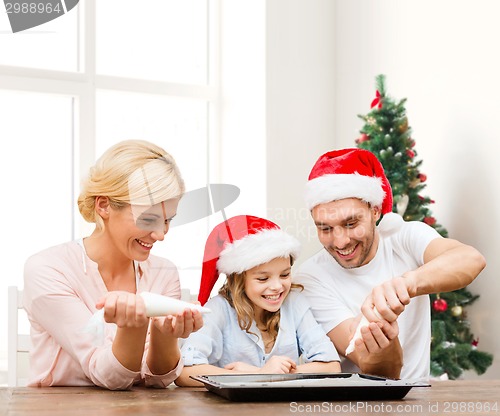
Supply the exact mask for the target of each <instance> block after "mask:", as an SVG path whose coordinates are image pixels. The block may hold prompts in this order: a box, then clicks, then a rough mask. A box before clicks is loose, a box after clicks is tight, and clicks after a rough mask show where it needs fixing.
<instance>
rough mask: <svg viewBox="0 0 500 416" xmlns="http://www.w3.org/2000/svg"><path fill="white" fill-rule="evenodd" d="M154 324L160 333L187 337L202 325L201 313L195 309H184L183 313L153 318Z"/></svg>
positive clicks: (175, 336) (174, 336)
mask: <svg viewBox="0 0 500 416" xmlns="http://www.w3.org/2000/svg"><path fill="white" fill-rule="evenodd" d="M153 324H154V326H155V327H156V328H157V329H158V330H160V332H161V333H163V334H165V335H168V336H170V337H173V338H187V337H188V336H189V335H190V334H191V333H192V332H196V331H198V329H200V328H201V327H202V326H203V318H202V316H201V313H200V312H199V311H197V310H195V309H185V310H184V312H183V313H178V314H176V315H168V316H161V317H156V318H153Z"/></svg>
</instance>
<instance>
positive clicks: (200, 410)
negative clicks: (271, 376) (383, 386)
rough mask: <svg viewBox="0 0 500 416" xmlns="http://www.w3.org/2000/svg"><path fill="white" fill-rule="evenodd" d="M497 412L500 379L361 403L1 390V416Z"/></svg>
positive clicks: (185, 393)
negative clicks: (230, 399)
mask: <svg viewBox="0 0 500 416" xmlns="http://www.w3.org/2000/svg"><path fill="white" fill-rule="evenodd" d="M349 413H352V414H359V415H372V416H374V415H404V416H411V415H419V416H422V415H434V416H437V415H447V414H449V415H450V416H451V415H497V416H500V380H474V381H464V380H461V381H435V382H433V383H432V387H423V388H413V389H412V390H410V392H409V393H408V394H407V395H406V397H405V398H404V399H402V400H395V401H366V402H363V401H358V402H341V401H338V402H291V403H290V402H277V403H274V402H273V403H269V402H264V403H257V402H253V403H238V402H231V401H228V400H226V399H224V398H221V397H219V396H217V395H215V394H213V393H210V392H208V391H206V390H205V388H176V387H173V386H172V387H169V388H168V389H165V390H156V389H146V388H134V389H132V390H130V391H108V390H103V389H100V388H93V387H48V388H30V387H22V388H0V416H4V415H5V416H24V415H26V416H28V415H29V416H45V415H46V416H63V415H64V416H78V415H85V416H98V415H105V416H112V415H147V416H153V415H162V416H170V415H193V416H194V415H214V416H219V415H231V416H281V415H287V416H291V415H294V414H297V415H316V414H319V415H321V414H327V415H334V414H335V415H342V414H349Z"/></svg>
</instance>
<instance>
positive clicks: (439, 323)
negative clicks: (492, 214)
mask: <svg viewBox="0 0 500 416" xmlns="http://www.w3.org/2000/svg"><path fill="white" fill-rule="evenodd" d="M376 87H377V90H376V96H375V99H374V100H373V101H372V103H371V111H370V112H369V113H368V114H366V115H359V116H358V117H360V118H361V119H362V120H363V121H364V126H363V127H362V128H361V130H360V133H361V136H360V137H359V138H358V139H356V144H357V146H358V147H360V148H362V149H366V150H370V151H371V152H373V153H374V154H375V155H376V156H377V158H378V159H379V160H380V162H381V163H382V165H383V166H384V169H385V172H386V175H387V178H388V179H389V182H390V183H391V187H392V191H393V196H394V204H393V211H394V212H397V213H398V214H399V215H401V216H402V217H403V218H404V219H405V220H406V221H423V222H425V223H426V224H428V225H430V226H431V227H433V228H435V229H436V231H437V232H438V233H439V234H441V235H442V236H443V237H447V236H448V232H447V231H446V229H445V228H444V227H443V226H442V225H441V224H439V223H438V222H437V221H436V219H435V218H434V217H433V215H432V212H431V210H430V209H429V205H430V204H432V203H434V201H433V200H432V199H430V198H429V197H428V196H423V195H421V192H422V191H423V190H424V188H425V187H426V184H425V181H426V180H427V176H426V175H425V174H424V173H422V172H420V166H421V165H422V161H421V160H417V151H416V149H415V140H413V138H412V130H411V128H410V126H409V124H408V118H407V116H406V109H405V103H406V99H402V100H399V101H395V100H394V99H393V98H392V97H390V96H388V95H387V94H386V90H385V76H384V75H379V76H377V77H376ZM478 297H479V296H477V295H473V294H472V293H470V292H469V291H468V290H467V289H466V288H463V289H460V290H457V291H454V292H449V293H439V294H433V295H431V320H432V340H431V374H432V375H433V376H442V375H447V377H449V378H450V379H456V378H458V377H460V375H461V374H462V373H463V371H464V370H469V369H470V370H474V371H475V372H476V373H478V374H483V373H484V372H485V371H486V369H487V368H488V367H489V366H490V365H491V363H492V361H493V356H492V355H491V354H489V353H486V352H481V351H479V350H478V349H477V343H478V340H475V339H474V337H473V335H472V333H471V332H470V324H469V322H468V321H467V319H466V318H467V314H466V312H465V310H464V308H465V307H466V306H468V305H470V304H472V303H473V302H474V301H475V300H477V298H478Z"/></svg>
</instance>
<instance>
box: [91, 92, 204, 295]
mask: <svg viewBox="0 0 500 416" xmlns="http://www.w3.org/2000/svg"><path fill="white" fill-rule="evenodd" d="M96 101H97V108H96V123H97V134H96V153H97V157H98V156H100V155H101V154H102V153H103V152H104V151H105V150H106V149H107V148H108V147H110V146H111V145H112V144H114V143H116V142H119V141H121V140H127V139H142V140H148V141H151V142H154V143H155V144H158V145H159V146H161V147H163V148H164V149H165V150H166V151H167V152H169V153H170V154H171V155H172V156H173V157H174V159H175V160H176V162H177V164H178V165H179V169H180V171H181V174H182V176H183V178H184V181H185V183H186V190H187V191H188V192H189V191H191V190H195V189H198V188H202V187H205V186H206V185H207V181H208V174H207V170H208V166H207V159H208V156H207V155H208V145H207V142H208V139H207V117H208V116H207V114H208V111H207V107H208V104H207V102H206V101H203V100H191V99H176V98H166V97H162V96H152V95H142V94H131V93H119V92H114V91H98V93H97V97H96ZM207 229H208V225H207V219H206V218H200V220H197V221H194V222H192V223H190V224H185V225H179V226H177V227H172V229H171V230H170V231H169V234H168V235H167V236H166V238H165V241H163V242H159V243H157V244H155V247H154V248H153V253H154V254H157V255H160V256H162V257H166V258H168V259H170V260H171V261H173V262H174V263H175V264H176V265H177V267H178V268H179V271H180V276H181V283H182V285H183V286H186V287H189V288H191V290H192V291H193V292H197V291H198V287H199V267H200V266H201V261H202V258H203V249H204V245H205V238H206V236H207ZM193 276H196V278H195V279H193Z"/></svg>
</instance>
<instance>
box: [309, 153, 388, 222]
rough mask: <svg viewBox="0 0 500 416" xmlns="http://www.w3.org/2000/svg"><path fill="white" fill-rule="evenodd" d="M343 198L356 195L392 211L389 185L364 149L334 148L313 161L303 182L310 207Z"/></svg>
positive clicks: (370, 155) (375, 160) (378, 163)
mask: <svg viewBox="0 0 500 416" xmlns="http://www.w3.org/2000/svg"><path fill="white" fill-rule="evenodd" d="M345 198H359V199H361V200H363V201H365V202H368V203H369V204H371V205H372V206H376V207H380V208H381V212H382V214H387V213H390V212H392V189H391V185H390V183H389V181H388V180H387V177H386V176H385V172H384V168H383V167H382V164H381V163H380V162H379V160H378V159H377V158H376V156H375V155H374V154H373V153H371V152H369V151H368V150H364V149H356V148H353V149H341V150H333V151H331V152H327V153H325V154H324V155H322V156H321V157H320V158H319V159H318V160H317V162H316V163H315V164H314V166H313V168H312V170H311V173H310V175H309V181H308V182H307V184H306V192H305V200H306V205H307V207H308V209H309V210H312V209H313V208H314V207H315V206H316V205H319V204H324V203H327V202H331V201H337V200H339V199H345Z"/></svg>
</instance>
